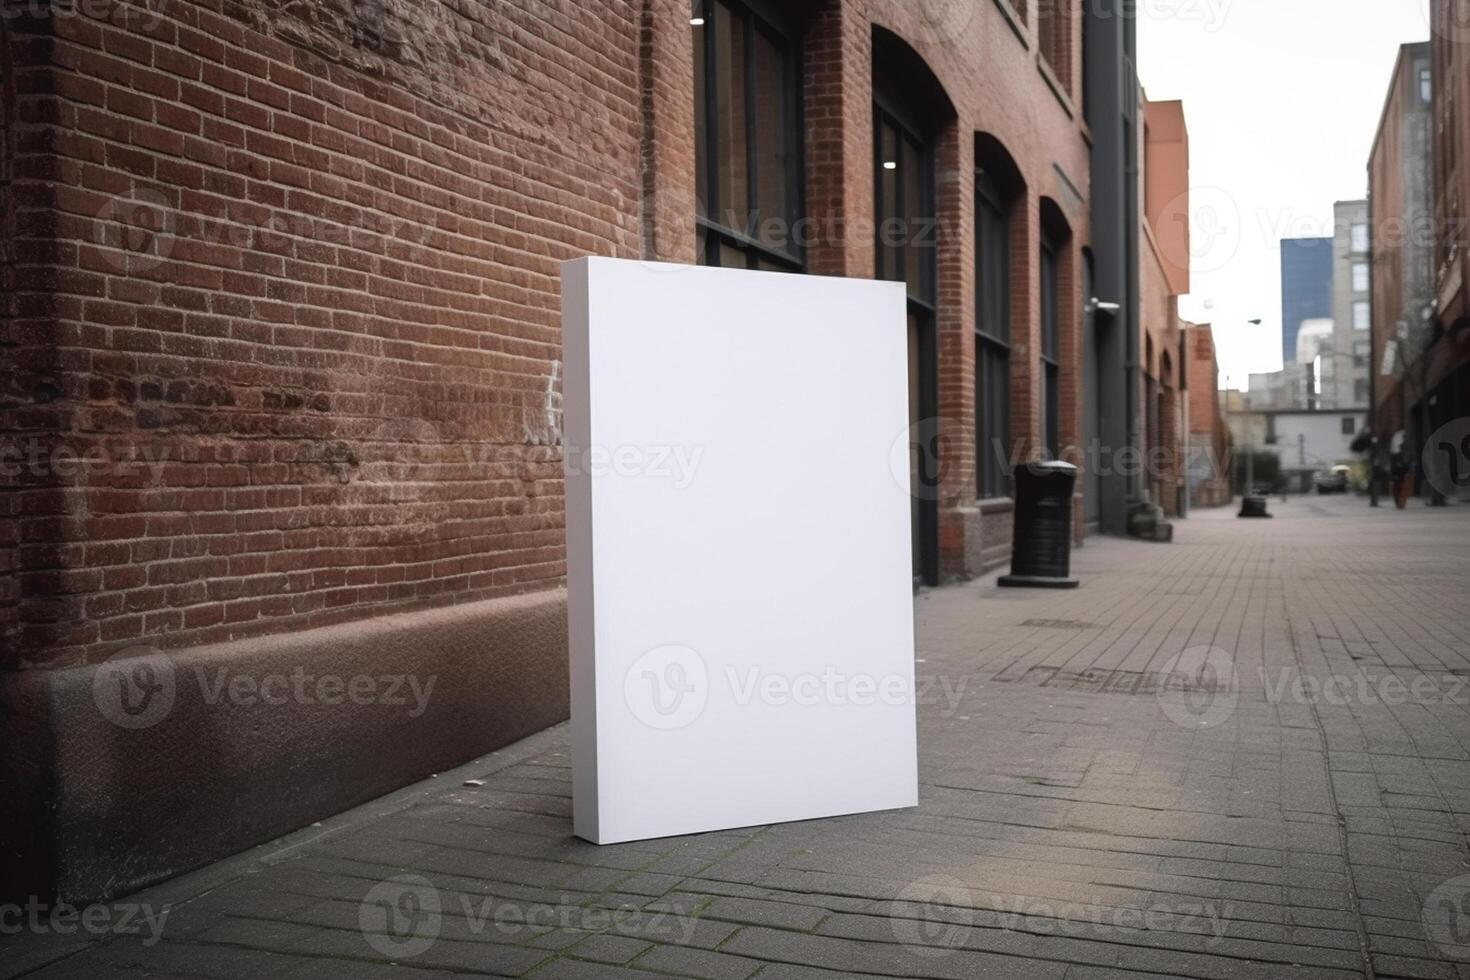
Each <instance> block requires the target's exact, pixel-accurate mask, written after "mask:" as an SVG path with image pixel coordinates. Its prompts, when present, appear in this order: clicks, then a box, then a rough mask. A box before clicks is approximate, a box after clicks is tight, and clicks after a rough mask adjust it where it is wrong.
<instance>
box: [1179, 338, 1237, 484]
mask: <svg viewBox="0 0 1470 980" xmlns="http://www.w3.org/2000/svg"><path fill="white" fill-rule="evenodd" d="M1184 351H1185V364H1186V371H1187V373H1188V388H1189V396H1188V398H1186V399H1185V413H1186V415H1187V421H1188V425H1187V429H1188V432H1187V435H1186V454H1187V463H1186V466H1185V474H1186V479H1187V480H1188V485H1189V506H1191V507H1221V506H1224V505H1225V504H1228V503H1230V459H1231V442H1230V429H1229V427H1228V426H1227V425H1226V424H1225V413H1224V412H1223V411H1222V409H1221V405H1220V398H1219V388H1220V363H1219V360H1218V358H1217V356H1216V351H1215V335H1214V331H1213V330H1211V328H1210V325H1209V324H1187V325H1186V326H1185V329H1184Z"/></svg>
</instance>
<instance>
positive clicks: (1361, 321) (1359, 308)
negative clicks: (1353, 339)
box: [1353, 299, 1373, 330]
mask: <svg viewBox="0 0 1470 980" xmlns="http://www.w3.org/2000/svg"><path fill="white" fill-rule="evenodd" d="M1372 325H1373V309H1372V307H1371V306H1369V305H1368V301H1367V300H1361V299H1360V300H1358V301H1357V302H1356V303H1354V304H1353V329H1354V330H1367V329H1368V328H1369V327H1370V326H1372Z"/></svg>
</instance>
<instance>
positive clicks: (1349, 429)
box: [1342, 419, 1358, 436]
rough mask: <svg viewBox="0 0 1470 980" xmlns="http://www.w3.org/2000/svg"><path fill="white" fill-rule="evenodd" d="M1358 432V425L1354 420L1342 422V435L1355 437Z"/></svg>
mask: <svg viewBox="0 0 1470 980" xmlns="http://www.w3.org/2000/svg"><path fill="white" fill-rule="evenodd" d="M1357 431H1358V423H1357V422H1356V421H1354V420H1353V419H1343V420H1342V434H1343V435H1345V436H1350V435H1355V434H1356V433H1357Z"/></svg>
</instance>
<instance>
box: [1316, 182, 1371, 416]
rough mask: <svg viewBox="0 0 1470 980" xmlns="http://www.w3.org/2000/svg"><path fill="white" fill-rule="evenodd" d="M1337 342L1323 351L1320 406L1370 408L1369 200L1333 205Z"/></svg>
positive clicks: (1335, 336)
mask: <svg viewBox="0 0 1470 980" xmlns="http://www.w3.org/2000/svg"><path fill="white" fill-rule="evenodd" d="M1333 211H1334V224H1335V226H1336V234H1335V235H1334V237H1333V245H1332V320H1333V323H1334V324H1335V326H1334V329H1333V332H1332V343H1331V344H1330V345H1326V344H1324V345H1323V346H1322V347H1321V348H1320V349H1319V351H1318V356H1319V357H1320V358H1321V364H1322V369H1321V372H1320V375H1321V379H1322V385H1321V397H1320V399H1319V402H1318V407H1320V408H1329V409H1340V408H1364V409H1366V408H1367V407H1368V397H1369V387H1368V357H1369V354H1370V345H1371V340H1370V336H1371V334H1370V331H1369V329H1368V328H1369V327H1370V326H1371V325H1372V322H1373V312H1372V305H1371V303H1372V300H1371V296H1372V274H1371V267H1370V266H1369V261H1370V259H1371V252H1372V245H1371V243H1370V238H1369V234H1368V202H1367V201H1339V202H1338V203H1337V204H1336V205H1334V207H1333Z"/></svg>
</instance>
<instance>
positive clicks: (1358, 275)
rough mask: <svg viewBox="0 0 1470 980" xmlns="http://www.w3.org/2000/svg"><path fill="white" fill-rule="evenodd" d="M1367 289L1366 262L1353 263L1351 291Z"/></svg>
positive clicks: (1364, 291) (1359, 291) (1358, 291)
mask: <svg viewBox="0 0 1470 980" xmlns="http://www.w3.org/2000/svg"><path fill="white" fill-rule="evenodd" d="M1367 291H1368V263H1366V262H1354V263H1353V292H1355V293H1366V292H1367Z"/></svg>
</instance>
